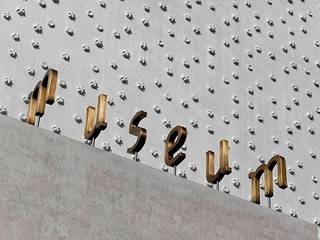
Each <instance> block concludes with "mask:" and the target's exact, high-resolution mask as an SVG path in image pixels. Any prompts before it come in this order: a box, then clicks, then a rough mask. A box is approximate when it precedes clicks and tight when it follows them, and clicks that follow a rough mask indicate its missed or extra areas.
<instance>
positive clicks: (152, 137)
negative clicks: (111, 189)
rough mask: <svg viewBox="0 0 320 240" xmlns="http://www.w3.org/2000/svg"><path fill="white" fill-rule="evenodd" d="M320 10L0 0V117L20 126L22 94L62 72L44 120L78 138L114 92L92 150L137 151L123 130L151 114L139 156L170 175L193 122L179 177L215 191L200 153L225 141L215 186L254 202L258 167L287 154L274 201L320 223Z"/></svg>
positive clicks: (180, 0)
mask: <svg viewBox="0 0 320 240" xmlns="http://www.w3.org/2000/svg"><path fill="white" fill-rule="evenodd" d="M103 3H105V6H104V5H103ZM318 4H319V3H318V1H316V0H309V1H307V0H305V1H301V0H295V1H288V0H272V1H270V0H268V1H266V0H260V1H259V0H251V1H250V0H248V1H247V0H241V1H239V0H237V1H230V0H216V1H214V0H202V1H199V0H188V1H186V0H59V1H58V0H40V1H38V0H28V1H22V0H0V14H1V15H0V29H1V34H0V46H1V47H0V62H1V64H0V79H1V81H0V82H1V84H0V114H7V115H8V116H10V117H13V118H17V119H20V120H22V121H23V120H24V119H25V114H26V112H27V108H28V106H27V102H28V101H27V98H26V96H27V95H28V93H29V92H30V91H31V90H32V89H33V87H34V86H35V85H36V84H37V82H38V81H39V80H41V79H42V76H43V74H44V73H45V71H46V69H47V68H48V67H52V68H55V69H57V70H58V71H59V85H58V87H57V96H56V102H55V104H54V105H52V106H47V107H46V113H45V115H44V117H43V118H42V120H41V124H40V127H41V128H44V129H47V130H50V131H58V132H60V134H61V135H64V136H67V137H70V138H73V139H75V140H78V141H83V130H84V121H85V108H86V107H87V106H89V105H92V106H95V105H96V103H97V97H98V95H99V94H100V93H106V94H108V96H109V99H110V101H109V104H108V110H107V115H108V116H107V119H108V129H107V130H106V131H103V132H102V133H101V135H100V136H99V138H98V139H97V140H96V146H97V147H99V148H103V147H104V148H105V149H106V150H108V151H112V152H113V153H115V154H117V155H120V156H123V157H132V156H130V155H128V154H127V152H126V150H127V148H128V147H129V146H131V145H132V144H133V143H134V141H135V137H134V136H131V135H129V134H128V125H129V122H130V120H131V118H132V116H133V115H134V114H135V112H136V110H137V109H142V110H144V111H146V112H147V113H148V117H147V118H146V119H144V120H143V121H142V122H141V126H143V127H144V128H146V129H147V130H148V139H147V142H146V145H145V147H144V148H143V149H142V151H141V152H140V153H139V158H140V160H141V163H142V164H146V165H148V166H152V167H154V168H157V169H161V168H162V167H163V166H162V164H163V155H164V151H163V150H164V147H163V138H164V137H165V136H167V134H168V132H169V131H170V130H171V129H172V127H174V126H176V125H178V124H180V125H184V126H185V127H187V129H188V137H187V140H186V144H185V146H184V150H183V151H184V152H185V153H186V155H187V157H186V159H185V161H183V162H182V163H181V164H180V165H179V166H178V168H177V172H178V174H180V175H181V176H182V177H185V178H187V179H189V180H191V181H193V182H197V183H201V184H203V185H206V184H207V182H206V178H205V175H204V172H205V152H206V151H207V150H213V151H215V152H217V151H218V146H219V140H221V139H222V138H224V139H227V140H229V142H230V162H231V164H232V165H233V166H234V168H233V172H232V174H230V175H228V176H226V177H225V178H224V179H223V180H222V182H221V183H220V187H221V189H224V190H225V191H228V192H229V193H230V194H231V195H233V196H237V197H239V198H242V199H246V200H247V199H248V198H249V195H250V186H249V181H248V172H249V171H250V169H251V170H253V169H256V168H257V167H258V166H259V165H260V164H261V162H264V161H268V160H269V159H270V158H271V156H272V155H273V154H274V153H279V154H281V155H282V156H284V157H285V158H286V161H287V167H288V172H289V170H290V174H288V184H289V187H288V188H287V189H286V190H279V189H278V188H275V195H274V197H273V199H272V208H274V209H282V212H284V213H286V214H290V215H292V216H297V217H298V218H300V219H304V220H306V221H309V222H314V223H319V222H320V220H319V219H320V197H319V196H320V180H319V179H320V172H319V169H320V161H319V154H320V152H319V150H318V149H319V146H320V137H319V130H318V129H320V115H319V114H320V108H319V107H320V105H319V103H320V94H319V91H320V88H319V73H320V68H319V66H320V64H319V59H320V58H319V56H320V48H319V46H320V28H319V22H320V14H319V11H318ZM164 6H166V8H164ZM23 11H24V12H25V14H23ZM131 15H132V18H131V17H130V16H131ZM72 16H75V18H73V17H72ZM147 21H148V22H149V25H147V26H146V24H145V23H146V22H147ZM210 27H211V30H210ZM40 28H41V29H42V30H41V31H39V30H40ZM213 28H214V29H215V31H213ZM128 29H131V33H130V34H128ZM259 29H260V30H259ZM72 33H73V34H72ZM116 36H120V37H116ZM271 36H273V37H271ZM187 39H188V40H189V41H190V42H188V41H186V40H187ZM96 41H98V42H99V41H101V42H102V44H103V46H101V45H99V44H98V45H99V46H97V44H96ZM159 41H162V43H163V45H161V46H160V45H159ZM141 46H142V47H143V46H147V48H148V49H147V50H144V49H142V47H141ZM84 47H85V48H86V49H87V48H90V51H84ZM259 49H260V50H261V51H260V50H259ZM123 51H125V52H129V53H130V59H127V58H125V57H124V55H123ZM170 59H171V60H170ZM144 60H145V61H146V65H142V64H141V61H144ZM114 64H115V65H116V66H117V68H114V67H112V66H114ZM170 72H171V73H172V74H171V73H170ZM188 79H189V80H188ZM159 83H161V87H159V86H160V84H159ZM212 89H214V92H213V91H212ZM209 90H210V91H211V92H210V91H209ZM121 96H126V98H125V99H124V98H123V97H121ZM168 96H169V97H171V100H170V98H169V97H168ZM168 99H169V100H170V101H169V100H168ZM209 115H210V116H211V117H210V116H209ZM79 120H81V121H79ZM298 126H300V127H298ZM119 140H120V141H119ZM155 153H156V154H155ZM302 165H303V167H301V166H302ZM190 166H196V167H197V171H193V170H192V169H191V168H190ZM236 166H239V168H237V167H236ZM169 172H172V169H169ZM315 179H316V180H317V181H316V180H315ZM239 183H240V186H238V184H239ZM262 200H263V201H262V205H264V206H267V202H266V201H264V200H265V199H262Z"/></svg>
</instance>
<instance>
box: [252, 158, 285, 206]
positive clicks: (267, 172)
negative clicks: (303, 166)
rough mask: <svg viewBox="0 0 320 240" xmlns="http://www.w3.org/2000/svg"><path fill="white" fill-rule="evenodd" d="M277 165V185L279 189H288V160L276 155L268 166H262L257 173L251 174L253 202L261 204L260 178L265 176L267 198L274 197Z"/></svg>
mask: <svg viewBox="0 0 320 240" xmlns="http://www.w3.org/2000/svg"><path fill="white" fill-rule="evenodd" d="M276 165H277V169H278V182H277V183H276V184H277V185H278V187H279V188H282V189H285V188H287V172H286V171H287V169H286V160H285V159H284V158H283V157H282V156H280V155H275V156H274V157H272V158H271V159H270V160H269V162H268V164H264V163H263V164H261V165H260V166H259V167H258V168H257V170H256V171H255V172H250V173H249V178H250V179H251V202H254V203H256V204H260V186H259V183H260V178H261V176H262V175H263V174H264V185H265V196H266V197H272V196H273V176H272V170H273V168H274V167H275V166H276Z"/></svg>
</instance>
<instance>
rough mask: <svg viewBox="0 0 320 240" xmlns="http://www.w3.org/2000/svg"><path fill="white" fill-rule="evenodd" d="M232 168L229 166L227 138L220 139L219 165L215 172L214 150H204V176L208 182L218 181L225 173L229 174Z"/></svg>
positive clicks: (214, 182)
mask: <svg viewBox="0 0 320 240" xmlns="http://www.w3.org/2000/svg"><path fill="white" fill-rule="evenodd" d="M231 172H232V169H231V168H230V167H229V143H228V141H227V140H224V139H223V140H221V141H220V167H219V170H218V171H217V173H215V164H214V152H212V151H207V152H206V177H207V181H208V182H209V183H213V184H216V183H217V182H220V181H221V180H222V179H223V177H224V176H225V175H229V174H230V173H231Z"/></svg>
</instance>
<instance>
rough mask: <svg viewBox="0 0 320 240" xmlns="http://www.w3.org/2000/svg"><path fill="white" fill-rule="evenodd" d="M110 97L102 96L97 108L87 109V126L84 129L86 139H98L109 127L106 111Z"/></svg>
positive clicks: (90, 107) (99, 98)
mask: <svg viewBox="0 0 320 240" xmlns="http://www.w3.org/2000/svg"><path fill="white" fill-rule="evenodd" d="M107 99H108V96H107V95H105V94H100V95H99V97H98V105H97V108H94V107H92V106H89V107H87V114H86V125H85V129H84V138H85V139H87V140H93V139H96V138H97V137H98V136H99V134H100V132H101V131H102V130H104V129H106V127H107V122H106V111H107Z"/></svg>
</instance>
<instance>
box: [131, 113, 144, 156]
mask: <svg viewBox="0 0 320 240" xmlns="http://www.w3.org/2000/svg"><path fill="white" fill-rule="evenodd" d="M145 117H147V113H146V112H145V111H139V112H137V113H136V114H135V115H134V116H133V118H132V120H131V122H130V125H129V133H130V134H132V135H134V136H137V141H136V143H135V144H134V145H133V146H132V147H130V148H128V149H127V153H130V154H135V153H138V152H140V150H141V149H142V148H143V146H144V144H145V143H146V140H147V130H146V129H145V128H142V127H138V125H139V123H140V121H141V120H142V119H144V118H145Z"/></svg>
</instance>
